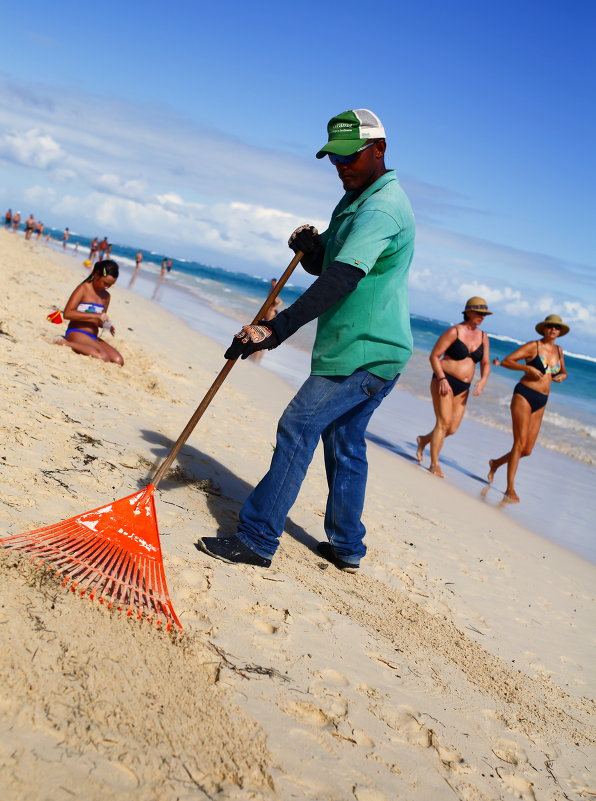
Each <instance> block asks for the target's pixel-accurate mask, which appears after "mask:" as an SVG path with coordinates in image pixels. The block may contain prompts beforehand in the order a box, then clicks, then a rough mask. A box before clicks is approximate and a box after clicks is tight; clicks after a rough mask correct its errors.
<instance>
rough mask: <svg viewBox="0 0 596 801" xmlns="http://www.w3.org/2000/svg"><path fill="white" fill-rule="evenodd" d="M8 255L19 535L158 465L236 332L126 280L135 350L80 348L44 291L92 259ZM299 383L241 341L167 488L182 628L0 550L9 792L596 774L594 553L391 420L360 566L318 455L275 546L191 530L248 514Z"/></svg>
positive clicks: (210, 793) (153, 792)
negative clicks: (482, 493) (430, 455)
mask: <svg viewBox="0 0 596 801" xmlns="http://www.w3.org/2000/svg"><path fill="white" fill-rule="evenodd" d="M81 261H82V258H81ZM0 275H1V276H2V285H3V288H4V292H3V300H2V308H1V312H0V344H1V347H2V352H3V359H2V371H3V381H2V390H1V392H0V412H1V435H0V524H1V526H0V532H1V535H2V536H10V535H12V534H17V533H20V532H25V531H29V530H31V529H35V528H38V527H40V526H44V525H48V524H51V523H54V522H58V521H60V520H63V519H65V518H68V517H70V516H72V515H75V514H77V513H81V512H83V511H85V510H88V509H93V508H95V507H97V506H100V505H101V504H103V503H107V502H109V501H111V500H114V499H116V498H120V497H124V496H126V495H129V494H131V493H132V492H134V491H136V490H138V489H139V488H141V487H143V486H145V485H146V484H147V483H148V480H149V478H150V477H151V475H152V473H153V471H154V469H155V467H156V466H157V465H158V464H159V462H160V461H161V459H162V458H163V457H164V456H166V455H167V453H168V451H169V448H170V446H171V444H172V443H173V442H174V441H175V440H176V438H177V437H178V435H179V433H180V432H181V431H182V429H183V428H184V426H185V424H186V422H187V420H188V419H189V417H190V416H191V414H192V412H193V411H194V409H195V407H196V406H197V404H198V402H199V401H200V400H201V398H202V397H203V395H204V394H205V392H206V390H207V389H208V388H209V386H210V385H211V383H212V381H213V379H214V378H215V376H216V375H217V373H218V372H219V370H220V368H221V367H222V365H223V356H222V348H221V346H219V345H217V344H216V343H214V342H212V341H211V340H209V339H207V338H205V337H203V336H201V335H200V334H198V333H197V332H196V331H193V330H192V329H191V328H190V327H188V326H187V325H186V324H185V323H184V322H183V321H182V320H180V319H178V318H177V317H175V316H173V315H171V314H169V313H168V312H167V311H166V310H165V309H163V308H160V307H159V306H157V305H155V304H154V303H152V302H151V301H149V300H147V299H145V298H143V297H141V296H139V295H136V294H133V293H132V292H129V291H127V289H126V288H125V284H124V282H123V283H122V285H119V284H116V286H115V287H114V289H113V291H112V303H111V308H110V316H111V318H112V320H113V322H114V324H115V326H116V330H117V336H116V338H115V339H114V344H115V346H116V347H117V348H118V350H119V351H120V352H121V353H122V354H123V356H124V359H125V364H124V366H123V367H122V368H119V367H117V366H115V365H111V364H105V363H103V362H100V361H98V360H93V359H89V358H86V357H80V356H77V355H75V354H74V353H72V352H71V351H70V349H69V348H67V347H64V346H62V347H59V346H58V345H56V344H55V341H54V340H55V338H56V336H57V334H59V333H60V332H61V331H63V330H64V329H63V328H59V327H58V326H54V325H52V324H50V323H48V322H47V321H46V315H47V314H48V313H49V312H50V311H51V310H52V309H53V308H54V307H55V306H61V305H62V304H63V303H64V302H65V301H66V298H67V297H68V295H69V294H70V292H71V291H72V289H73V288H74V286H75V285H76V283H77V282H78V281H80V280H82V278H84V276H85V269H84V268H83V267H82V266H81V263H80V261H77V260H75V259H72V258H70V257H64V256H63V255H62V254H58V253H54V252H52V251H50V250H49V249H47V248H44V247H43V246H40V245H38V244H35V243H32V242H25V240H24V238H23V237H22V236H21V235H17V234H10V233H7V232H5V231H2V230H0ZM280 352H281V349H280ZM292 394H293V390H292V388H291V387H290V386H289V385H287V384H286V383H285V382H284V381H283V380H282V379H281V378H278V377H277V376H275V375H273V374H271V373H269V372H267V371H265V370H263V369H261V368H260V367H259V366H258V365H256V364H251V363H247V362H241V363H240V364H237V365H236V366H235V368H234V370H233V371H232V373H231V374H230V377H229V378H228V380H227V381H226V383H225V384H224V386H223V387H222V389H221V390H220V391H219V393H218V394H217V396H216V398H215V400H214V401H213V403H212V405H211V406H210V408H209V410H208V412H207V413H206V414H205V416H204V418H203V419H202V420H201V422H200V423H199V426H198V427H197V429H196V430H195V432H194V433H193V434H192V436H191V437H190V439H189V441H188V443H187V444H186V446H185V447H184V448H183V450H182V453H181V455H180V457H179V459H178V463H177V467H176V469H175V470H174V471H173V472H172V474H171V475H170V477H169V478H167V479H166V480H165V481H164V482H163V483H162V484H161V486H160V488H159V491H158V493H157V497H156V506H157V514H158V519H159V528H160V533H161V545H162V549H163V554H164V564H165V570H166V576H167V581H168V587H169V591H170V595H171V598H172V602H173V605H174V608H175V610H176V612H177V614H178V616H179V618H180V620H181V622H182V625H183V629H184V631H183V634H182V635H175V636H170V635H167V634H166V633H165V632H160V631H158V630H156V629H155V627H153V626H151V625H150V624H147V623H138V622H135V621H134V620H130V619H128V618H126V617H125V616H124V615H122V614H119V613H110V612H108V611H107V610H106V609H104V608H103V607H101V606H99V605H98V604H97V603H94V602H92V601H89V600H87V599H80V598H78V597H76V596H75V595H73V594H72V593H68V592H65V591H64V590H63V589H62V588H61V587H60V585H59V582H57V581H56V579H54V578H52V577H51V576H49V575H48V574H47V573H44V572H42V571H38V570H36V569H35V568H34V567H33V566H32V565H31V563H30V561H29V560H28V559H26V558H24V557H20V556H16V555H14V554H13V553H9V552H2V553H0V571H1V574H2V576H1V578H2V581H1V583H0V604H1V618H0V622H1V625H0V641H1V649H0V681H1V684H2V688H3V689H2V692H1V694H0V705H1V708H2V721H3V726H2V732H1V733H0V765H1V778H2V785H3V787H4V790H3V794H2V797H3V798H5V799H8V800H9V801H13V799H14V801H17V800H18V801H20V800H21V799H27V800H29V799H31V800H32V801H34V800H35V801H37V799H39V800H40V801H41V800H42V799H44V800H45V799H51V801H62V799H72V798H79V797H84V798H86V799H88V801H95V800H96V799H97V801H100V799H101V801H104V799H105V797H106V794H110V793H111V794H113V795H116V796H117V797H118V798H119V799H123V800H124V801H128V799H131V800H132V799H135V801H137V799H139V800H140V799H143V801H147V799H160V801H174V800H175V799H176V800H177V799H181V800H184V799H201V798H221V799H238V800H240V799H261V798H262V799H280V800H282V801H286V799H287V800H288V801H289V799H313V800H314V801H344V800H345V801H351V800H352V799H356V801H394V799H404V801H443V799H445V801H448V800H449V801H451V799H454V798H455V799H461V801H496V800H497V799H503V800H504V801H506V800H507V799H516V798H517V799H523V800H524V801H547V800H548V801H551V800H552V801H564V800H566V799H567V800H568V801H585V800H586V799H590V798H595V797H596V781H595V779H594V768H595V759H594V756H595V749H594V744H595V741H596V726H595V718H594V701H593V698H594V684H595V683H596V682H595V678H596V676H595V670H594V665H595V664H596V662H595V649H594V598H593V595H594V592H593V588H594V574H595V568H594V566H593V565H590V564H589V563H588V562H586V561H584V560H582V559H581V558H580V557H578V556H575V555H574V554H572V553H570V552H568V551H566V550H563V549H562V548H559V547H558V546H557V545H555V544H553V543H551V542H548V541H547V540H545V539H543V538H541V537H539V536H537V535H536V534H534V533H532V532H530V531H528V530H526V529H524V528H522V527H521V526H520V525H518V524H517V523H516V522H515V521H513V520H511V519H509V518H507V517H506V516H505V515H503V514H500V513H499V511H498V510H497V509H494V508H492V507H491V506H489V505H487V504H483V503H481V502H480V501H479V500H478V499H475V498H473V497H470V496H469V495H466V494H465V493H464V492H463V491H461V490H459V489H458V488H457V487H453V486H449V485H448V484H446V483H443V482H439V481H437V480H435V479H434V478H433V477H432V476H430V475H429V474H428V473H427V472H426V471H421V470H420V469H418V468H417V466H415V465H412V464H409V463H408V462H406V461H404V460H400V459H399V458H397V457H396V456H395V455H394V454H391V453H390V452H388V451H385V450H383V449H382V448H380V447H377V446H375V445H374V444H371V445H370V446H369V461H370V479H369V490H368V498H367V506H366V510H365V523H366V526H367V530H368V534H367V539H366V542H367V545H368V548H369V551H368V555H367V558H366V559H365V560H364V561H363V563H362V569H361V571H360V573H359V574H358V575H346V574H343V573H341V572H340V571H338V570H336V569H335V568H334V567H332V566H330V565H328V564H327V563H325V562H323V561H322V560H321V558H320V557H319V556H318V555H317V554H316V553H315V551H314V549H315V546H316V543H317V542H318V541H320V540H322V539H324V532H323V527H322V519H323V514H324V511H323V510H324V504H325V493H324V487H325V475H324V468H323V463H322V458H321V454H320V453H317V454H316V456H315V460H314V462H313V465H312V467H311V469H310V471H309V474H308V477H307V480H306V482H305V484H304V486H303V488H302V491H301V493H300V495H299V498H298V501H297V503H296V505H295V506H294V508H293V509H292V511H291V514H290V517H289V519H288V523H287V527H286V534H285V535H284V537H283V539H282V543H281V547H280V549H279V552H278V554H277V555H276V557H275V560H274V562H273V564H272V566H271V568H270V569H269V570H260V569H256V568H250V567H247V566H229V565H225V564H223V563H220V562H217V561H215V560H212V559H209V558H208V557H207V556H205V555H203V554H201V553H200V552H198V551H197V549H196V548H195V545H194V543H195V542H196V539H197V536H199V535H206V536H214V535H215V534H217V533H222V534H231V533H233V532H234V530H235V520H236V516H237V512H238V510H239V508H240V505H241V503H242V501H243V500H244V498H245V497H246V495H247V493H248V492H249V490H250V488H251V487H253V486H254V485H255V483H256V482H257V481H258V480H259V479H260V478H261V476H262V474H263V473H264V471H265V470H266V468H267V466H268V462H269V458H270V454H271V449H272V446H273V443H274V439H275V426H276V421H277V418H278V417H279V415H280V414H281V412H282V410H283V408H284V407H285V405H286V404H287V402H288V401H289V399H290V398H291V396H292ZM257 399H258V403H257V402H256V400H257Z"/></svg>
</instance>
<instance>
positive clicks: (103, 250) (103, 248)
mask: <svg viewBox="0 0 596 801" xmlns="http://www.w3.org/2000/svg"><path fill="white" fill-rule="evenodd" d="M97 252H98V256H99V259H100V260H102V261H103V260H104V259H105V258H106V256H107V254H108V238H107V236H104V238H103V239H102V240H101V242H100V243H99V245H98V246H97Z"/></svg>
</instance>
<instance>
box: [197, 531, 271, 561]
mask: <svg viewBox="0 0 596 801" xmlns="http://www.w3.org/2000/svg"><path fill="white" fill-rule="evenodd" d="M196 547H197V548H198V549H199V550H200V551H203V552H204V553H207V554H209V556H214V557H215V558H216V559H221V561H222V562H227V563H228V564H234V563H235V562H241V563H242V564H245V565H255V566H256V567H269V566H270V564H271V559H265V557H264V556H259V554H258V553H255V552H254V551H251V550H250V548H247V546H246V545H245V544H244V543H243V542H241V541H240V540H239V539H238V537H236V536H233V537H202V538H201V537H199V539H198V541H197V543H196Z"/></svg>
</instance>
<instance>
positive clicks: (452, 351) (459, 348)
mask: <svg viewBox="0 0 596 801" xmlns="http://www.w3.org/2000/svg"><path fill="white" fill-rule="evenodd" d="M445 356H448V357H449V358H450V359H453V361H455V362H460V361H461V360H462V359H472V361H473V362H474V364H478V362H479V361H481V360H482V357H483V356H484V336H483V337H482V342H481V343H480V345H479V346H478V347H477V348H476V350H473V351H472V352H470V349H469V348H468V346H467V345H466V343H465V342H462V341H461V339H460V338H459V336H458V337H457V339H456V340H455V342H452V343H451V345H449V347H448V348H447V350H446V351H445Z"/></svg>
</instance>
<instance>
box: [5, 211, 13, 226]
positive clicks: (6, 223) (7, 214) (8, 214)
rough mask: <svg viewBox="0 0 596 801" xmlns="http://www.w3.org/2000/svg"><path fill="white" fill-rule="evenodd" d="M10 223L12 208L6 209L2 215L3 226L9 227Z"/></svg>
mask: <svg viewBox="0 0 596 801" xmlns="http://www.w3.org/2000/svg"><path fill="white" fill-rule="evenodd" d="M11 224H12V209H8V211H7V212H6V214H5V215H4V226H5V228H10V226H11Z"/></svg>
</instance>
